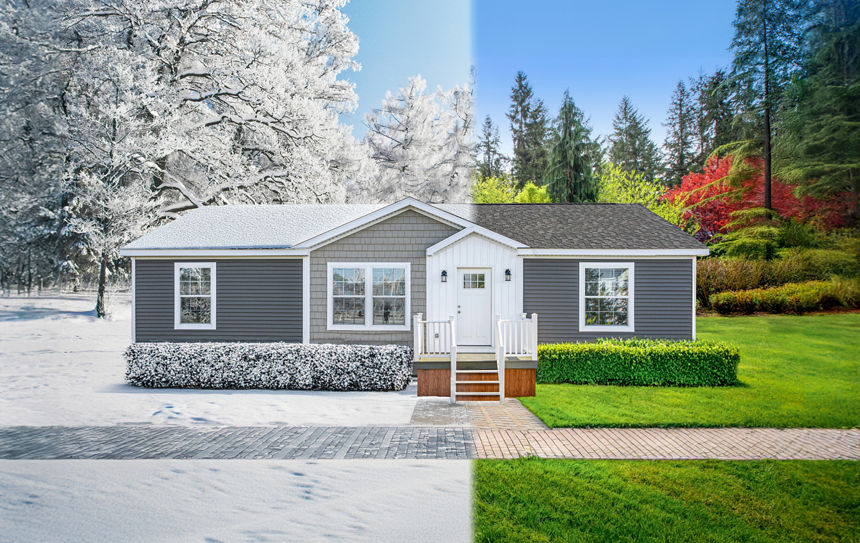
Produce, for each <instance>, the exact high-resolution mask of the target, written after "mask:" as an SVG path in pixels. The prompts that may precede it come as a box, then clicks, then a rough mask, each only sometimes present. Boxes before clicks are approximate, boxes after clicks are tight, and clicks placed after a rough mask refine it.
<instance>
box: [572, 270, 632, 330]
mask: <svg viewBox="0 0 860 543" xmlns="http://www.w3.org/2000/svg"><path fill="white" fill-rule="evenodd" d="M633 330H634V328H633V263H632V262H580V263H579V331H580V332H588V331H597V332H632V331H633Z"/></svg>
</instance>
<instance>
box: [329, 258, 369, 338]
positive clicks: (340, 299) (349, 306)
mask: <svg viewBox="0 0 860 543" xmlns="http://www.w3.org/2000/svg"><path fill="white" fill-rule="evenodd" d="M364 286H365V285H364V269H363V268H334V270H333V271H332V296H333V304H334V305H333V321H332V322H333V323H334V324H362V325H363V324H364Z"/></svg>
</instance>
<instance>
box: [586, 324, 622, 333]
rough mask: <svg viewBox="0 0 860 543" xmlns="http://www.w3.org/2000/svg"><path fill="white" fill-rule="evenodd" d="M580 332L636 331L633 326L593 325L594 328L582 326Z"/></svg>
mask: <svg viewBox="0 0 860 543" xmlns="http://www.w3.org/2000/svg"><path fill="white" fill-rule="evenodd" d="M579 331H580V332H635V331H636V330H635V329H634V328H633V327H632V326H620V325H608V324H604V325H592V326H580V327H579Z"/></svg>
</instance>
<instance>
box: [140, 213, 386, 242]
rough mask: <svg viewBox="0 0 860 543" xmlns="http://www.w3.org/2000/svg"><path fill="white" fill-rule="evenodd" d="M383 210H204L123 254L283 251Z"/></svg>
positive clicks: (161, 229) (158, 230)
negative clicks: (184, 251)
mask: <svg viewBox="0 0 860 543" xmlns="http://www.w3.org/2000/svg"><path fill="white" fill-rule="evenodd" d="M380 207H384V206H383V205H382V204H372V205H371V204H287V205H260V206H255V205H227V206H206V207H201V208H198V209H194V210H192V211H189V212H188V213H186V214H185V215H183V216H181V217H179V218H178V219H176V220H174V221H172V222H170V223H167V224H165V225H164V226H161V227H159V228H156V229H154V230H152V231H150V232H149V233H148V234H146V235H144V236H143V237H141V238H138V239H137V240H135V241H133V242H131V243H130V244H128V245H126V246H125V248H126V249H282V248H289V247H292V246H293V245H295V244H296V243H299V242H300V241H304V240H306V239H308V238H312V237H314V236H316V235H319V234H322V233H324V232H328V231H329V230H331V229H332V228H336V227H338V226H340V225H342V224H344V223H346V222H349V221H351V220H353V219H357V218H358V217H361V216H363V215H367V214H368V213H371V212H373V211H376V210H377V209H379V208H380Z"/></svg>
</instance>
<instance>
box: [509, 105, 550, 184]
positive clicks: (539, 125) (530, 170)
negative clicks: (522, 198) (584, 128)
mask: <svg viewBox="0 0 860 543" xmlns="http://www.w3.org/2000/svg"><path fill="white" fill-rule="evenodd" d="M549 124H550V123H549V117H548V115H547V109H546V106H544V104H543V100H540V99H538V100H535V102H534V104H533V105H532V107H531V109H530V110H529V120H528V123H527V124H526V133H525V142H526V149H527V151H528V163H527V166H526V168H524V171H523V174H524V175H523V179H518V180H517V188H519V189H521V190H522V188H523V187H524V186H525V184H526V183H528V182H529V181H533V182H539V181H540V180H541V179H542V178H543V174H544V172H546V167H547V160H548V156H547V138H548V135H549Z"/></svg>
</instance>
